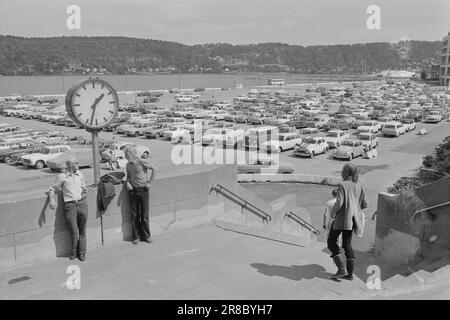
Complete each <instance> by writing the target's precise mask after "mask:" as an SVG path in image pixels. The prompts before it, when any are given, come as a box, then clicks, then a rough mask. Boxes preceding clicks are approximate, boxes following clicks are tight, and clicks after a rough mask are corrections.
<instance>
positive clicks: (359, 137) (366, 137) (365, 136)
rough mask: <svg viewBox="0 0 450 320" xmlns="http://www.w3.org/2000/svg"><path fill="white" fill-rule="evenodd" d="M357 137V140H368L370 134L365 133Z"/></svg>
mask: <svg viewBox="0 0 450 320" xmlns="http://www.w3.org/2000/svg"><path fill="white" fill-rule="evenodd" d="M358 139H359V140H370V136H367V135H360V136H358Z"/></svg>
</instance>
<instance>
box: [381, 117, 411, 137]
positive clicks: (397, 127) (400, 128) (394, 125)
mask: <svg viewBox="0 0 450 320" xmlns="http://www.w3.org/2000/svg"><path fill="white" fill-rule="evenodd" d="M381 133H382V134H383V135H384V136H394V137H399V136H401V135H402V134H405V133H406V127H405V126H404V125H403V124H402V123H400V122H397V121H393V122H388V123H386V124H385V125H384V126H383V129H381Z"/></svg>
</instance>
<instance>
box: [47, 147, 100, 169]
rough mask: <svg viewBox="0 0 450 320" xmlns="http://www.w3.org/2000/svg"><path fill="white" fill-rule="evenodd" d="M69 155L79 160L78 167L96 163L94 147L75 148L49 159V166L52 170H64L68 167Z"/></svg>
mask: <svg viewBox="0 0 450 320" xmlns="http://www.w3.org/2000/svg"><path fill="white" fill-rule="evenodd" d="M69 157H74V158H75V159H76V160H77V161H78V167H80V168H84V167H92V166H93V165H94V160H93V155H92V149H91V148H74V149H72V150H69V151H67V152H64V153H63V154H61V155H59V156H58V157H56V158H54V159H50V160H48V161H47V167H48V168H50V169H51V170H52V171H60V172H62V171H64V169H65V168H66V160H67V159H68V158H69Z"/></svg>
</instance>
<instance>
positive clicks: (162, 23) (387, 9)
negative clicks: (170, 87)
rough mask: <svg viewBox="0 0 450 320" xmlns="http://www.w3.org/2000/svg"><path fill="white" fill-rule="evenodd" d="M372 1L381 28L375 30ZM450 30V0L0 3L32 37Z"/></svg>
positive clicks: (222, 39) (318, 35)
mask: <svg viewBox="0 0 450 320" xmlns="http://www.w3.org/2000/svg"><path fill="white" fill-rule="evenodd" d="M69 5H77V6H78V7H79V8H80V29H69V28H68V27H67V23H66V22H67V20H68V19H70V14H68V13H67V12H66V11H67V8H68V6H69ZM370 5H377V6H378V7H379V8H380V20H379V21H380V28H379V29H372V30H371V29H369V28H368V27H367V24H366V21H367V19H368V18H369V16H370V15H371V13H370V14H368V13H367V12H366V11H367V8H368V7H369V6H370ZM70 20H71V21H73V20H72V19H70ZM449 31H450V0H272V1H268V0H121V1H119V0H0V34H2V35H16V36H25V37H52V36H126V37H134V38H144V39H157V40H165V41H174V42H180V43H183V44H188V45H192V44H203V43H231V44H251V43H264V42H281V43H288V44H297V45H304V46H306V45H319V44H320V45H327V44H351V43H367V42H396V41H399V40H402V39H411V40H430V41H436V40H439V41H440V40H442V38H443V37H444V36H446V35H447V34H448V32H449Z"/></svg>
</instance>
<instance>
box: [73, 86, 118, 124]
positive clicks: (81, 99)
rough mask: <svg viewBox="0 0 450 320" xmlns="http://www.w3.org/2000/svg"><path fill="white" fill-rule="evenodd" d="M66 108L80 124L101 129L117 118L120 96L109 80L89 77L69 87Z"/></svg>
mask: <svg viewBox="0 0 450 320" xmlns="http://www.w3.org/2000/svg"><path fill="white" fill-rule="evenodd" d="M66 109H67V113H68V114H69V116H70V117H71V118H72V120H73V121H74V122H75V123H76V124H78V125H79V126H81V127H84V128H86V129H88V130H100V129H102V128H103V127H106V126H107V125H109V124H111V123H112V122H113V121H114V119H115V118H116V116H117V111H118V109H119V98H118V96H117V93H116V91H115V90H114V88H113V87H112V86H111V85H110V84H109V83H108V82H106V81H104V80H101V79H98V78H96V79H88V80H84V81H81V82H80V83H77V84H75V85H74V86H73V87H71V88H70V89H69V91H68V92H67V95H66Z"/></svg>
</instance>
